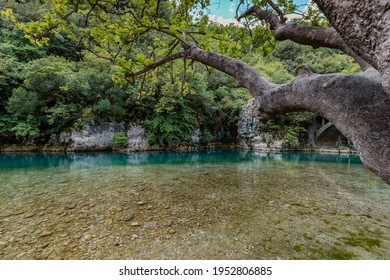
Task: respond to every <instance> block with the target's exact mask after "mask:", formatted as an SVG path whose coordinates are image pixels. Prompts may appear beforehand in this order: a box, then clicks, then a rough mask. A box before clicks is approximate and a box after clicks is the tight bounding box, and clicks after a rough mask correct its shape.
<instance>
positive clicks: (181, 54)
mask: <svg viewBox="0 0 390 280" xmlns="http://www.w3.org/2000/svg"><path fill="white" fill-rule="evenodd" d="M185 53H186V52H185V51H182V52H178V53H175V54H172V55H168V56H166V57H164V58H163V59H161V60H158V61H156V62H154V63H152V64H150V65H148V66H146V67H145V68H143V69H141V70H139V71H137V72H134V73H131V77H136V76H140V75H142V74H145V73H147V72H150V71H152V70H154V69H156V68H158V67H160V66H162V65H164V64H165V63H168V62H171V61H174V60H176V59H180V58H183V57H185Z"/></svg>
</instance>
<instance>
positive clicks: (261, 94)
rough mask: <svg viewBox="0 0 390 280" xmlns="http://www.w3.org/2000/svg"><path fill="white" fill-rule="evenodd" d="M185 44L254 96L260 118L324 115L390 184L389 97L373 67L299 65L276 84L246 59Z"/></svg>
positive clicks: (191, 52) (195, 55) (195, 56)
mask: <svg viewBox="0 0 390 280" xmlns="http://www.w3.org/2000/svg"><path fill="white" fill-rule="evenodd" d="M184 47H185V48H186V49H187V52H188V55H189V56H190V57H191V58H192V59H194V60H196V61H198V62H201V63H202V64H205V65H208V66H211V67H213V68H216V69H218V70H220V71H222V72H225V73H227V74H228V75H230V76H233V77H234V78H236V79H237V81H238V83H239V84H240V85H241V86H244V87H245V88H247V89H248V90H249V91H250V92H251V93H252V95H253V96H254V98H255V100H256V103H257V107H258V108H257V116H258V117H259V118H260V120H262V121H267V120H269V119H270V118H272V117H274V116H276V115H279V114H284V113H288V112H299V111H309V112H313V113H316V114H318V115H321V116H324V117H325V118H327V119H328V120H330V121H331V122H332V123H333V124H334V125H335V126H336V127H337V128H338V129H339V131H340V132H341V133H342V134H343V135H345V136H346V137H347V138H348V139H350V140H351V141H352V143H353V145H354V147H355V148H356V149H357V150H358V151H359V152H360V156H361V158H362V160H363V162H364V163H365V165H366V166H368V167H369V168H370V169H372V170H373V171H374V172H375V173H376V174H377V175H379V176H380V177H382V178H383V179H384V180H385V181H386V182H387V183H389V184H390V169H389V168H388V164H389V160H390V141H388V139H390V129H389V123H390V114H389V112H390V97H389V96H388V95H387V94H386V92H385V91H384V89H383V87H382V85H381V83H380V77H379V74H378V72H377V71H376V70H374V69H372V68H370V70H367V71H365V72H364V73H363V74H354V75H342V74H331V75H317V74H314V73H312V72H311V71H310V70H309V69H308V68H305V67H300V68H298V69H297V78H296V79H295V80H294V81H293V82H292V83H289V84H283V85H276V84H272V83H270V82H268V81H267V80H266V79H265V78H264V77H263V76H261V75H260V74H259V73H258V72H257V71H256V70H254V69H253V68H251V67H250V66H248V65H247V64H245V63H244V62H241V61H239V60H236V59H234V58H231V57H227V56H223V55H220V54H217V53H214V52H208V51H205V50H203V49H201V48H199V47H197V46H195V45H194V44H187V45H185V46H184Z"/></svg>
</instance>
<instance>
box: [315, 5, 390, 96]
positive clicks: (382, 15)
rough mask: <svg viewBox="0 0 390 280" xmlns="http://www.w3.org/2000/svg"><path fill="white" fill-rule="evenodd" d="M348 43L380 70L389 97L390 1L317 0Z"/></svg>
mask: <svg viewBox="0 0 390 280" xmlns="http://www.w3.org/2000/svg"><path fill="white" fill-rule="evenodd" d="M314 2H316V3H317V5H318V7H319V8H320V9H321V11H323V12H324V14H325V15H326V17H327V18H328V19H329V20H330V22H331V24H332V26H333V27H334V28H335V30H336V31H337V32H338V33H339V34H340V36H341V38H343V40H344V41H345V43H346V44H347V45H348V46H350V47H351V49H352V50H353V51H354V52H355V53H356V54H357V55H359V56H360V57H362V58H363V59H364V60H365V61H367V62H368V63H369V64H371V65H372V66H373V67H374V68H375V69H377V70H378V71H379V72H380V74H381V78H382V85H383V87H384V89H385V91H386V92H387V93H388V94H389V95H390V1H388V0H343V1H340V0H314Z"/></svg>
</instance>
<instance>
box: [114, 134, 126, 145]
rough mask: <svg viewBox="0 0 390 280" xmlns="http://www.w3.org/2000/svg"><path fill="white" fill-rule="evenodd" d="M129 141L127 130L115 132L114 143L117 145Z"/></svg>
mask: <svg viewBox="0 0 390 280" xmlns="http://www.w3.org/2000/svg"><path fill="white" fill-rule="evenodd" d="M126 143H127V135H126V132H115V134H114V139H112V144H113V145H115V146H124V145H126Z"/></svg>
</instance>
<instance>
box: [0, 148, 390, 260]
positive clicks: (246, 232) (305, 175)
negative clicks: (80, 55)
mask: <svg viewBox="0 0 390 280" xmlns="http://www.w3.org/2000/svg"><path fill="white" fill-rule="evenodd" d="M0 258H1V259H276V258H281V259H349V258H352V259H390V186H389V185H386V184H384V183H383V182H382V181H381V180H380V179H378V178H377V177H375V176H374V175H372V174H371V172H369V171H368V170H367V169H366V168H365V167H364V166H363V165H362V164H361V162H360V160H359V159H358V157H350V156H338V155H318V154H287V153H286V154H284V153H281V154H268V153H258V152H248V151H213V152H194V153H160V152H156V153H132V154H111V153H83V154H67V155H62V154H48V155H43V154H0Z"/></svg>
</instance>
